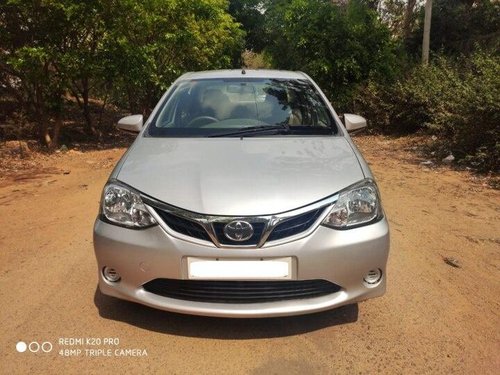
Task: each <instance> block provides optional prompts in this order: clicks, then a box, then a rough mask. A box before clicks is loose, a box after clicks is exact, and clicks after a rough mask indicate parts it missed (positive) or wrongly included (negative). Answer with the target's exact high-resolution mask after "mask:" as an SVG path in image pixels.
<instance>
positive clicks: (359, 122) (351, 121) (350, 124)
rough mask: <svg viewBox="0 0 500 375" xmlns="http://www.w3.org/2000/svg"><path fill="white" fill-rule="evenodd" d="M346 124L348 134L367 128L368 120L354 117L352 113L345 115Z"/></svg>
mask: <svg viewBox="0 0 500 375" xmlns="http://www.w3.org/2000/svg"><path fill="white" fill-rule="evenodd" d="M344 122H345V128H346V129H347V131H348V132H351V131H354V130H359V129H363V128H364V127H366V119H365V118H364V117H361V116H358V115H353V114H351V113H344Z"/></svg>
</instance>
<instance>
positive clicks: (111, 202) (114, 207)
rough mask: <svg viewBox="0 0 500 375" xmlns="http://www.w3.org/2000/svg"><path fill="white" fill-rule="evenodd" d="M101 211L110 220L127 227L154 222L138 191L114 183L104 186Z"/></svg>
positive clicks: (143, 225) (143, 226)
mask: <svg viewBox="0 0 500 375" xmlns="http://www.w3.org/2000/svg"><path fill="white" fill-rule="evenodd" d="M101 212H102V215H104V217H105V218H106V219H107V220H109V221H110V222H112V223H115V224H118V225H121V226H124V227H127V228H145V227H148V226H150V225H153V224H156V220H155V219H154V218H153V217H152V216H151V214H150V213H149V212H148V210H147V208H146V206H145V205H144V203H143V202H142V200H141V197H140V195H139V194H138V193H136V192H134V191H132V190H131V189H130V188H126V187H124V186H122V185H117V184H114V183H111V184H108V185H106V186H105V187H104V192H103V197H102V202H101Z"/></svg>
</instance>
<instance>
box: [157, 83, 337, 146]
mask: <svg viewBox="0 0 500 375" xmlns="http://www.w3.org/2000/svg"><path fill="white" fill-rule="evenodd" d="M336 132H337V128H336V126H335V123H334V121H333V119H332V116H331V114H330V111H329V109H328V107H327V106H326V105H325V103H324V102H323V100H322V99H321V97H320V95H319V93H318V92H317V90H316V89H315V88H314V86H313V85H312V84H310V83H309V82H308V81H306V80H296V79H294V80H280V79H255V78H251V79H248V78H247V79H245V78H232V79H201V80H189V81H182V82H180V83H178V84H177V85H176V86H175V87H174V88H173V90H172V92H171V93H170V94H169V96H168V97H167V98H166V99H165V100H164V102H163V104H162V106H161V107H160V109H159V111H158V112H157V114H156V115H155V118H154V119H153V121H152V123H151V125H150V127H149V129H148V134H149V135H150V136H153V137H155V136H156V137H169V136H171V137H179V136H181V137H182V136H187V137H197V136H201V137H209V136H255V135H266V136H267V135H273V134H281V135H283V134H292V135H297V134H299V135H316V134H322V135H325V134H336Z"/></svg>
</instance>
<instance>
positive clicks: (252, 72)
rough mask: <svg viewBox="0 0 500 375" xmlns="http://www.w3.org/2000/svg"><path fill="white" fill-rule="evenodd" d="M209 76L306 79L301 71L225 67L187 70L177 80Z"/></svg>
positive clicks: (207, 77) (206, 77)
mask: <svg viewBox="0 0 500 375" xmlns="http://www.w3.org/2000/svg"><path fill="white" fill-rule="evenodd" d="M209 78H212V79H213V78H274V79H308V78H309V77H308V76H307V75H306V74H304V73H302V72H292V71H288V70H271V69H227V70H207V71H202V72H189V73H185V74H183V75H182V76H180V77H179V80H191V79H209Z"/></svg>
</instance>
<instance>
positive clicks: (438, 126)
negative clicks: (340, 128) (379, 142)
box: [355, 52, 500, 171]
mask: <svg viewBox="0 0 500 375" xmlns="http://www.w3.org/2000/svg"><path fill="white" fill-rule="evenodd" d="M499 71H500V57H499V56H498V55H488V54H486V53H482V52H480V53H475V54H473V55H472V56H469V57H467V58H464V57H463V58H460V59H452V58H445V57H438V58H436V60H435V61H434V62H433V64H431V65H429V66H416V67H415V68H413V69H412V70H410V71H409V72H408V73H407V75H406V76H405V77H403V78H401V79H399V80H398V81H396V82H395V83H393V84H392V85H388V86H384V85H381V84H378V83H375V82H369V83H368V84H367V85H365V86H364V87H363V88H362V89H361V90H359V91H358V92H357V93H356V97H355V110H356V111H357V112H359V113H361V114H363V115H364V116H366V117H367V118H368V119H369V120H370V125H371V130H372V131H381V132H384V133H387V134H410V133H414V132H417V131H425V132H428V133H430V134H435V135H437V136H438V137H439V140H440V141H439V142H437V144H438V145H439V148H440V149H441V150H445V151H446V152H451V153H452V154H453V155H454V156H455V158H456V160H457V161H458V162H459V163H463V164H466V165H470V166H473V167H475V168H476V169H478V170H481V171H498V169H499V162H498V160H499V155H500V126H499V124H500V75H499V74H498V72H499Z"/></svg>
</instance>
